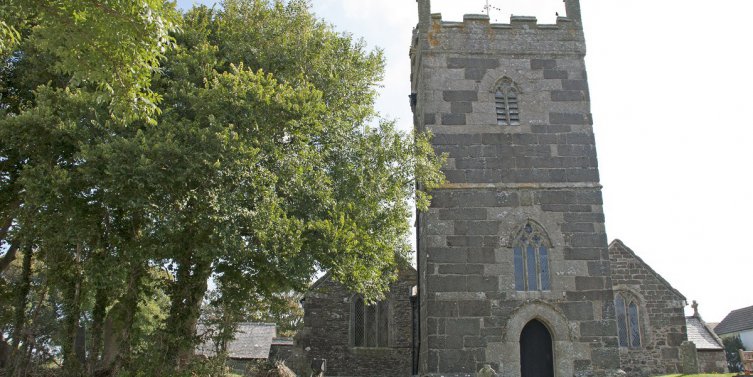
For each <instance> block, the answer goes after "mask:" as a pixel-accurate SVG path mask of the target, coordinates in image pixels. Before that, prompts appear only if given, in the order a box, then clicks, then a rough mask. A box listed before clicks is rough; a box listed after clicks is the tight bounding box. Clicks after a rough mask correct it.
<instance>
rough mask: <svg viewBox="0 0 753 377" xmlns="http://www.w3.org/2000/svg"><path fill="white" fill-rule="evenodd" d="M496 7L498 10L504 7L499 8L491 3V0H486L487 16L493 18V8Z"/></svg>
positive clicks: (485, 10)
mask: <svg viewBox="0 0 753 377" xmlns="http://www.w3.org/2000/svg"><path fill="white" fill-rule="evenodd" d="M492 9H494V10H496V11H500V12H501V11H502V8H497V7H495V6H494V5H491V4H489V0H486V5H484V10H483V11H484V12H486V16H487V17H489V18H491V10H492Z"/></svg>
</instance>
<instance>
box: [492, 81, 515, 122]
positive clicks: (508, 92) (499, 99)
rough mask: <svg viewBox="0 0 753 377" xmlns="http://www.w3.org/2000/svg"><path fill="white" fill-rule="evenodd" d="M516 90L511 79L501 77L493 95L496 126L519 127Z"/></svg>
mask: <svg viewBox="0 0 753 377" xmlns="http://www.w3.org/2000/svg"><path fill="white" fill-rule="evenodd" d="M518 92H519V90H518V88H517V87H516V86H515V83H514V82H513V81H512V79H510V78H508V77H503V78H502V80H500V81H499V84H498V85H497V88H496V90H495V93H494V103H495V104H496V109H497V124H498V125H500V126H519V125H520V111H519V109H518Z"/></svg>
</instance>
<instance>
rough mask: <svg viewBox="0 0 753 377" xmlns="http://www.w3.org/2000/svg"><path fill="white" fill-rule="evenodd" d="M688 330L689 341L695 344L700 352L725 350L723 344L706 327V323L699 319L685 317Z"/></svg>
mask: <svg viewBox="0 0 753 377" xmlns="http://www.w3.org/2000/svg"><path fill="white" fill-rule="evenodd" d="M685 324H686V328H687V329H688V340H689V341H691V342H693V343H695V347H696V348H697V349H699V350H721V349H724V346H722V342H721V341H720V340H719V338H717V336H716V335H715V334H714V333H713V332H712V331H711V329H709V328H708V326H706V323H704V322H703V320H702V319H700V318H698V317H685Z"/></svg>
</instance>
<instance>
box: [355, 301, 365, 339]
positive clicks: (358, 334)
mask: <svg viewBox="0 0 753 377" xmlns="http://www.w3.org/2000/svg"><path fill="white" fill-rule="evenodd" d="M363 309H364V305H363V298H361V296H356V298H355V300H354V302H353V345H354V346H356V347H363V346H365V345H366V342H364V340H365V339H366V338H365V336H364V332H363V330H364V326H363V319H364V318H363V314H364V313H363Z"/></svg>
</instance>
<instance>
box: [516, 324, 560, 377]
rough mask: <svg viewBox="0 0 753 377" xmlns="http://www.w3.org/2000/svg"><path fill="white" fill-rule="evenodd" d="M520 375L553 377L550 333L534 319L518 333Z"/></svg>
mask: <svg viewBox="0 0 753 377" xmlns="http://www.w3.org/2000/svg"><path fill="white" fill-rule="evenodd" d="M520 376H521V377H554V355H553V353H552V335H551V334H550V333H549V329H547V328H546V326H544V324H543V323H541V322H539V321H538V320H535V319H534V320H532V321H531V322H528V324H526V326H525V327H523V331H522V332H521V333H520Z"/></svg>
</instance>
